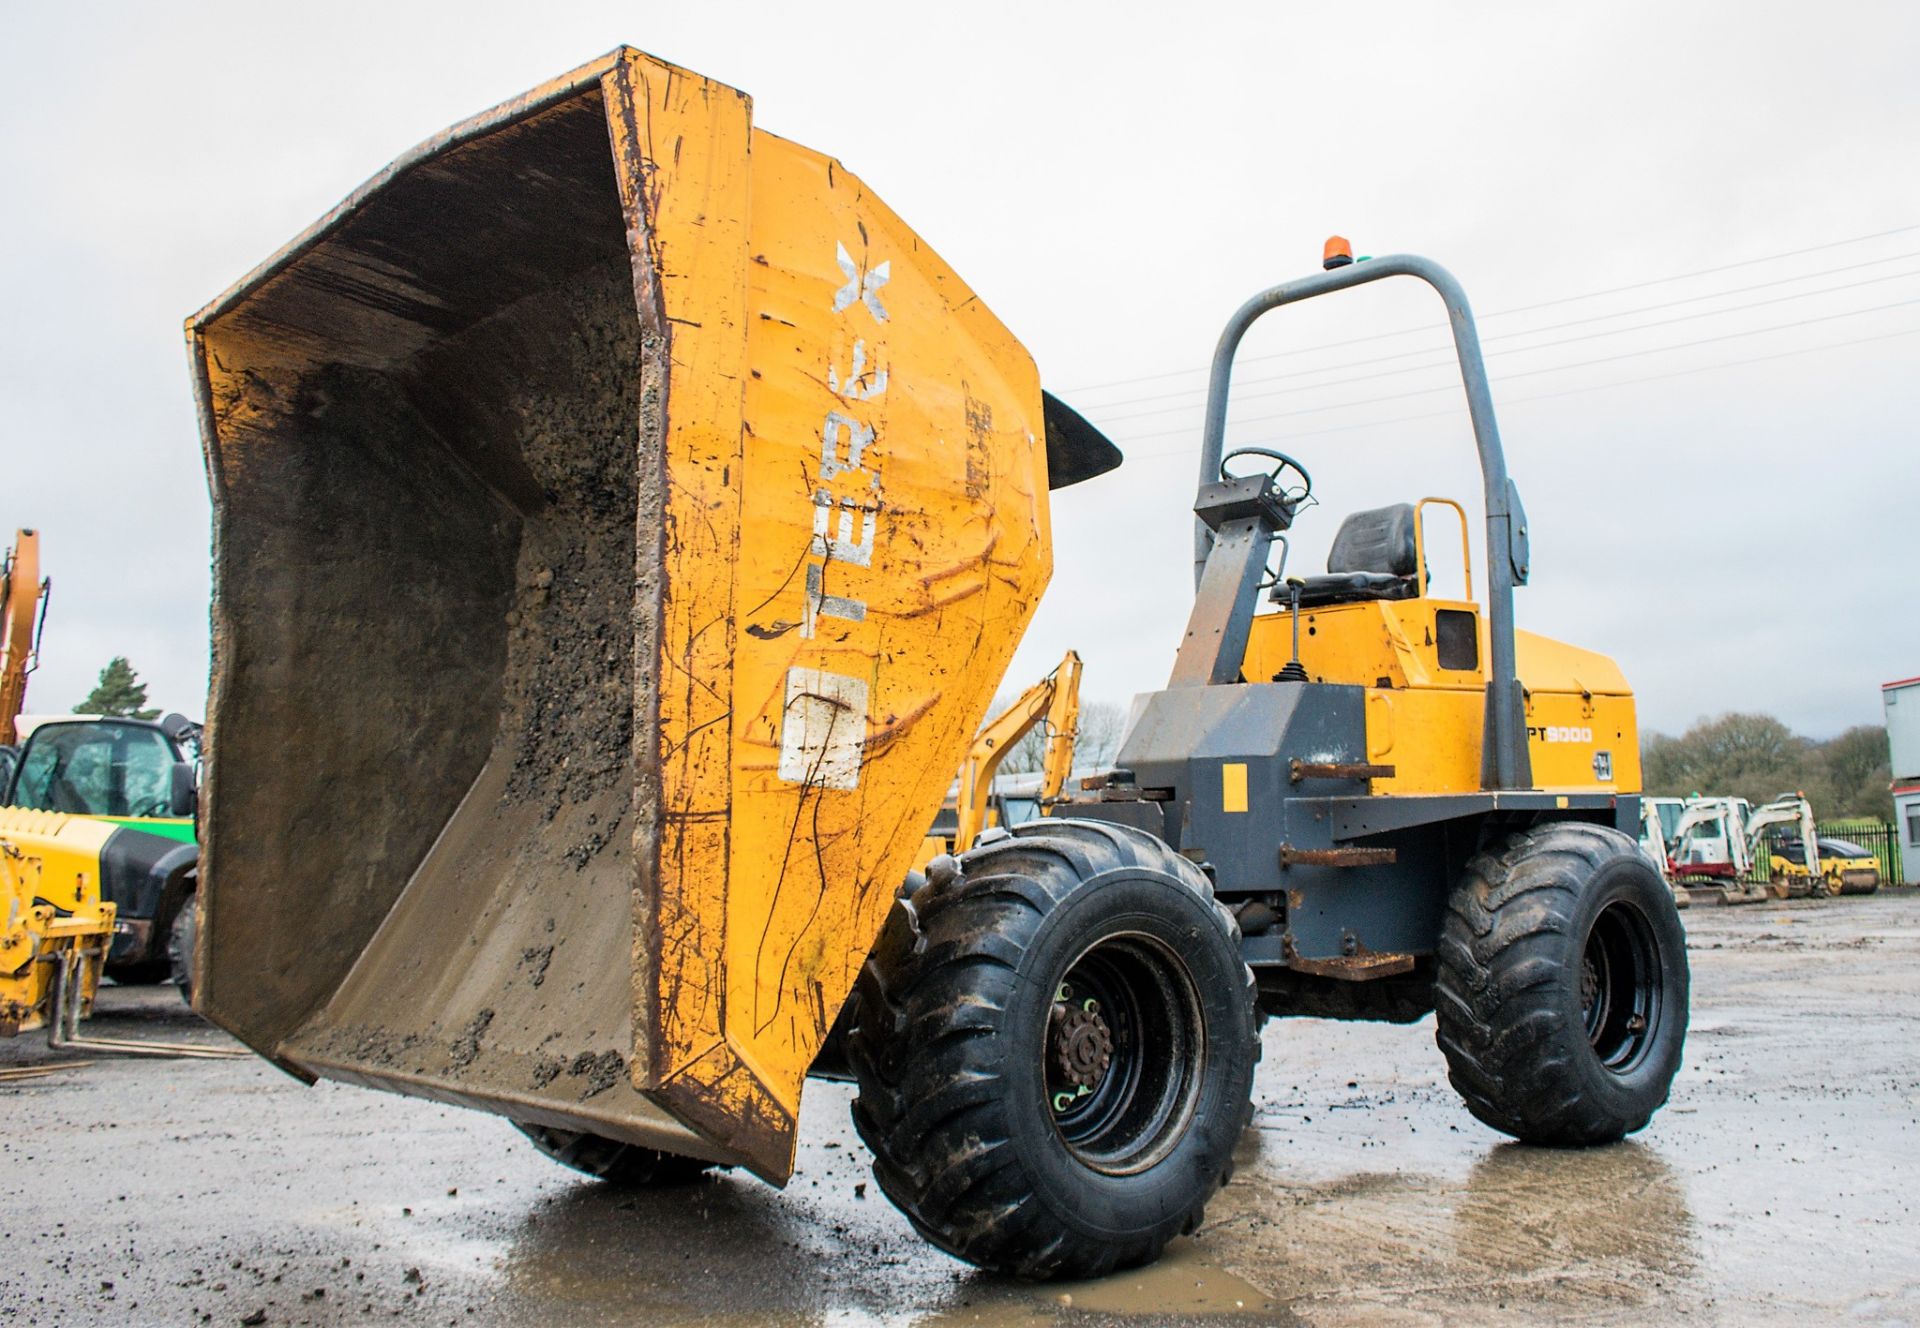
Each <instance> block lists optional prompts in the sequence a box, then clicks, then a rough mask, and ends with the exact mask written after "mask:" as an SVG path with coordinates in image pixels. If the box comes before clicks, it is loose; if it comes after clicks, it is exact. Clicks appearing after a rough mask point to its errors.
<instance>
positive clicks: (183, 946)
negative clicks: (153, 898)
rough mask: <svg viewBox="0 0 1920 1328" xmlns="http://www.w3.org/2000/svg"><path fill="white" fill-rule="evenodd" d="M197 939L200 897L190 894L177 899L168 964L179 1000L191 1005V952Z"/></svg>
mask: <svg viewBox="0 0 1920 1328" xmlns="http://www.w3.org/2000/svg"><path fill="white" fill-rule="evenodd" d="M199 940H200V896H199V894H198V893H195V894H190V895H188V896H187V897H186V898H185V899H183V900H181V901H180V907H179V908H178V909H177V910H175V912H174V915H173V926H172V927H171V928H169V929H168V932H167V963H168V966H169V968H170V970H171V973H172V978H173V985H174V986H176V987H178V988H179V989H180V999H181V1000H183V1001H185V1002H186V1003H187V1004H188V1005H192V1004H193V951H194V947H195V946H196V945H197V944H199Z"/></svg>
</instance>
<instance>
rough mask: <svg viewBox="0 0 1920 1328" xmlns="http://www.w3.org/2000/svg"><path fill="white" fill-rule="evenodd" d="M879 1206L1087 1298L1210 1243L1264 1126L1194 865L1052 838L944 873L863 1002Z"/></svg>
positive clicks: (1019, 834)
mask: <svg viewBox="0 0 1920 1328" xmlns="http://www.w3.org/2000/svg"><path fill="white" fill-rule="evenodd" d="M856 994H857V1004H856V1005H855V1014H854V1022H853V1030H852V1034H851V1036H850V1037H849V1039H848V1049H849V1054H850V1060H851V1062H852V1066H853V1070H854V1074H855V1076H856V1078H857V1080H858V1082H859V1085H860V1093H859V1096H858V1098H856V1100H855V1102H854V1105H853V1118H854V1124H855V1125H856V1126H857V1127H858V1128H859V1131H860V1135H861V1137H862V1138H863V1139H865V1140H866V1142H867V1145H868V1147H870V1148H871V1149H872V1150H873V1154H874V1164H873V1170H874V1177H875V1179H876V1180H877V1181H878V1182H879V1185H880V1188H881V1189H882V1190H883V1191H884V1192H885V1193H886V1195H887V1197H888V1198H889V1199H891V1200H892V1201H893V1202H894V1204H895V1205H896V1206H898V1207H899V1208H900V1210H901V1211H902V1212H904V1213H905V1214H906V1216H907V1218H908V1220H910V1221H911V1222H912V1223H913V1225H914V1227H915V1228H916V1229H917V1230H918V1231H919V1232H920V1233H921V1234H922V1235H923V1236H925V1237H926V1238H927V1239H929V1240H931V1241H932V1242H933V1243H934V1244H936V1245H938V1246H940V1247H941V1248H942V1249H944V1250H946V1251H948V1252H949V1253H951V1254H954V1255H956V1256H958V1257H959V1258H962V1259H965V1260H967V1261H968V1262H970V1263H974V1264H977V1265H979V1266H981V1267H983V1268H989V1269H994V1270H997V1271H1003V1272H1011V1273H1015V1274H1018V1275H1021V1276H1025V1277H1091V1276H1097V1275H1099V1274H1101V1273H1105V1272H1109V1271H1111V1270H1113V1269H1115V1268H1122V1267H1128V1266H1132V1265H1135V1264H1140V1263H1145V1262H1147V1261H1149V1260H1151V1259H1153V1258H1154V1257H1155V1256H1156V1255H1158V1254H1159V1253H1160V1251H1161V1249H1162V1248H1163V1247H1164V1246H1165V1245H1166V1243H1167V1242H1168V1241H1169V1240H1171V1239H1172V1238H1173V1237H1174V1236H1176V1235H1180V1234H1182V1233H1184V1232H1189V1231H1192V1230H1193V1229H1194V1228H1195V1227H1197V1226H1198V1225H1199V1222H1200V1219H1201V1215H1202V1210H1203V1209H1204V1207H1205V1205H1206V1202H1207V1200H1208V1199H1209V1198H1211V1197H1212V1195H1213V1193H1214V1191H1215V1190H1217V1189H1218V1188H1219V1187H1220V1185H1221V1184H1222V1183H1223V1182H1224V1181H1225V1180H1226V1178H1227V1176H1228V1174H1229V1172H1230V1170H1231V1165H1232V1152H1233V1148H1234V1145H1235V1143H1236V1142H1237V1141H1238V1140H1239V1138H1240V1136H1241V1134H1242V1133H1243V1132H1244V1130H1245V1129H1246V1125H1247V1121H1248V1118H1249V1115H1250V1113H1251V1110H1252V1103H1251V1088H1252V1079H1253V1066H1254V1062H1255V1060H1256V1059H1257V1058H1258V1055H1259V1044H1258V1041H1257V1032H1256V1029H1257V1025H1256V1022H1255V1013H1254V1009H1255V1006H1254V987H1253V975H1252V973H1251V972H1249V971H1248V969H1247V966H1246V965H1245V964H1244V963H1243V962H1242V961H1241V958H1240V949H1239V931H1238V928H1237V927H1236V926H1235V924H1234V921H1233V918H1232V916H1231V915H1230V914H1228V913H1227V912H1226V910H1225V909H1223V908H1221V907H1220V906H1219V904H1217V903H1216V902H1215V901H1214V898H1213V891H1212V888H1211V887H1210V885H1209V884H1208V882H1207V879H1206V877H1205V875H1204V874H1202V873H1201V872H1200V871H1199V870H1198V869H1197V868H1196V867H1194V865H1193V864H1192V863H1191V862H1188V861H1187V860H1186V859H1184V858H1181V857H1180V856H1179V855H1177V854H1175V853H1174V852H1173V851H1172V850H1171V849H1169V848H1168V847H1167V846H1166V845H1165V844H1164V843H1162V842H1161V841H1159V840H1157V839H1155V838H1153V837H1152V836H1150V835H1146V834H1143V833H1141V832H1139V831H1136V830H1131V829H1128V828H1126V827H1123V826H1115V825H1106V824H1097V823H1089V822H1074V821H1065V820H1053V819H1051V818H1049V819H1047V820H1043V821H1036V822H1031V823H1029V824H1027V825H1024V826H1021V827H1019V828H1017V829H1016V830H1015V831H1014V832H1013V833H1012V834H1011V835H1010V836H1007V837H1005V838H1002V839H999V840H997V841H996V842H994V843H992V844H990V845H986V846H983V847H981V848H979V849H976V850H975V851H973V852H971V853H968V854H966V855H965V856H964V857H963V858H961V859H960V861H959V862H958V863H957V864H954V865H953V866H951V867H948V868H947V869H945V870H943V871H939V872H935V873H932V879H931V880H930V881H929V883H928V884H927V885H926V886H925V887H923V888H922V889H920V890H918V891H916V892H915V893H914V894H913V895H912V896H911V897H910V898H909V899H906V900H903V901H901V902H900V903H898V904H896V905H895V907H894V911H893V913H892V914H891V915H890V916H889V918H888V920H887V924H886V927H885V928H884V930H883V932H882V934H881V938H880V940H879V942H878V943H877V944H876V945H875V947H874V951H873V954H872V956H871V957H870V958H869V960H868V962H867V965H866V968H865V970H864V971H863V972H862V974H861V977H860V980H859V984H858V986H857V988H856Z"/></svg>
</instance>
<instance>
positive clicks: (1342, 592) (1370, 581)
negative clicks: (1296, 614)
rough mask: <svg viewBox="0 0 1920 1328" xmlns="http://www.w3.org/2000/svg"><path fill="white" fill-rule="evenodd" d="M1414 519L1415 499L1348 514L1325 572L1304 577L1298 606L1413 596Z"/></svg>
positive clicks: (1415, 563) (1416, 589) (1417, 589)
mask: <svg viewBox="0 0 1920 1328" xmlns="http://www.w3.org/2000/svg"><path fill="white" fill-rule="evenodd" d="M1413 523H1414V514H1413V504H1412V503H1395V504H1393V505H1392V506H1391V507H1374V508H1369V509H1368V510H1366V511H1364V512H1354V513H1352V514H1351V515H1349V516H1348V517H1347V519H1346V520H1345V521H1342V522H1341V523H1340V531H1339V533H1338V534H1336V535H1335V536H1334V537H1333V548H1331V549H1329V550H1328V551H1327V575H1325V576H1310V577H1307V578H1305V579H1304V581H1303V589H1302V590H1301V591H1300V607H1301V608H1303V609H1309V608H1314V607H1317V606H1320V605H1325V604H1353V603H1356V602H1358V601H1360V600H1369V599H1412V598H1414V597H1415V596H1416V595H1418V594H1419V593H1420V578H1419V577H1418V576H1417V575H1415V572H1416V570H1417V568H1418V566H1419V552H1418V550H1417V549H1416V547H1415V544H1414V537H1413Z"/></svg>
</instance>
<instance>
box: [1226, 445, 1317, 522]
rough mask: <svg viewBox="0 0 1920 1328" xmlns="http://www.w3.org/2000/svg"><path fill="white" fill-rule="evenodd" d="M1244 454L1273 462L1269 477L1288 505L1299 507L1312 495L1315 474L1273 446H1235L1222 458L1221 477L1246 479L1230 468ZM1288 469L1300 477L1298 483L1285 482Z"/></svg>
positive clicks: (1281, 498)
mask: <svg viewBox="0 0 1920 1328" xmlns="http://www.w3.org/2000/svg"><path fill="white" fill-rule="evenodd" d="M1244 456H1255V457H1261V458H1264V459H1265V460H1268V461H1271V462H1273V468H1272V469H1271V470H1269V471H1268V472H1267V477H1268V478H1269V479H1271V480H1272V481H1273V488H1274V492H1276V493H1278V494H1279V495H1280V500H1281V501H1282V502H1284V503H1285V504H1286V505H1287V506H1288V507H1298V506H1300V504H1302V503H1304V502H1306V501H1307V499H1308V498H1309V497H1311V496H1312V494H1313V476H1311V475H1309V474H1307V468H1306V467H1305V466H1303V465H1301V464H1300V463H1299V462H1298V461H1295V460H1294V459H1293V458H1292V457H1290V456H1288V455H1287V454H1286V453H1285V452H1276V451H1275V450H1274V449H1273V448H1271V447H1236V448H1234V449H1233V451H1231V452H1229V453H1227V454H1226V455H1225V456H1223V457H1221V458H1220V478H1221V479H1223V480H1237V479H1245V478H1246V476H1244V475H1239V474H1235V473H1234V472H1233V471H1231V470H1229V469H1228V467H1229V466H1231V465H1232V464H1233V462H1234V460H1235V459H1236V458H1239V457H1244ZM1288 471H1292V472H1293V473H1294V474H1295V475H1298V476H1299V477H1300V482H1299V483H1298V484H1287V483H1284V482H1283V477H1284V476H1285V475H1286V473H1287V472H1288Z"/></svg>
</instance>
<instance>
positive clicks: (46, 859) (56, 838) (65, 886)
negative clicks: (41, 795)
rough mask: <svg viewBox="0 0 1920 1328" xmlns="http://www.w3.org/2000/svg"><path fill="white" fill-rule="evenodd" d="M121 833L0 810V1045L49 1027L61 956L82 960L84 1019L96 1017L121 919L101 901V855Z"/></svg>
mask: <svg viewBox="0 0 1920 1328" xmlns="http://www.w3.org/2000/svg"><path fill="white" fill-rule="evenodd" d="M118 829H119V827H118V826H115V825H110V824H107V823H105V822H103V821H99V820H95V819H93V818H91V817H85V816H66V815H62V814H61V813H58V812H41V811H29V810H27V809H25V808H21V807H0V1037H11V1036H13V1035H14V1034H16V1033H24V1032H27V1031H29V1030H32V1029H36V1028H40V1027H43V1026H44V1025H45V1024H46V1023H47V1021H48V1019H49V1018H50V1016H51V1015H52V1008H51V1007H52V994H53V977H54V971H55V970H54V964H53V962H52V959H53V956H55V955H56V954H57V953H59V952H61V951H74V952H76V953H78V954H79V955H80V956H81V965H80V969H79V973H80V984H81V990H80V1005H81V1014H82V1015H83V1016H84V1015H85V1014H86V1013H87V1012H88V1010H90V1009H91V1007H92V1004H93V993H94V989H95V988H96V987H97V986H98V985H99V982H100V969H101V965H102V964H103V962H104V961H105V959H106V950H107V946H108V944H109V943H110V942H111V941H112V938H113V919H114V913H115V909H114V906H113V905H112V904H109V903H107V902H106V901H105V900H103V899H102V898H101V894H100V851H101V849H102V848H104V847H105V846H106V842H107V840H108V839H110V838H112V836H113V834H114V832H115V831H116V830H118Z"/></svg>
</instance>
